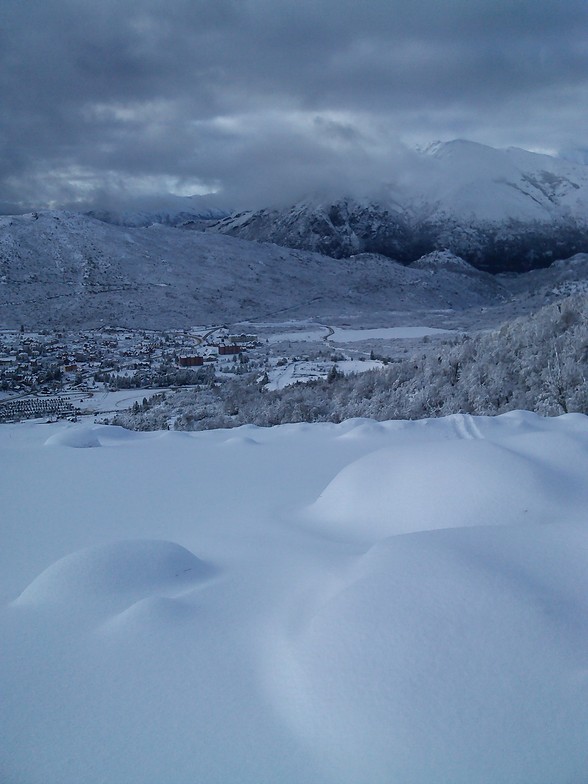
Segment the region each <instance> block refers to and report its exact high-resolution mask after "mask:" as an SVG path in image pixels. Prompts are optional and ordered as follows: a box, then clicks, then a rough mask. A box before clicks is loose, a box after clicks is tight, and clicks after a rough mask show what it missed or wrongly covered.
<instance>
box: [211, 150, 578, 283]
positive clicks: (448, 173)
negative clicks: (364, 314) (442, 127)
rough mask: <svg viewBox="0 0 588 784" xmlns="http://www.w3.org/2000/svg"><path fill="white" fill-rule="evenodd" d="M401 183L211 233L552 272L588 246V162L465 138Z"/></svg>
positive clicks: (242, 217)
mask: <svg viewBox="0 0 588 784" xmlns="http://www.w3.org/2000/svg"><path fill="white" fill-rule="evenodd" d="M400 181H401V182H402V184H398V183H394V181H393V180H392V181H391V182H388V183H387V184H385V185H384V186H381V187H379V195H378V196H377V197H374V198H366V197H362V198H356V197H354V196H349V195H347V196H343V197H341V198H339V199H335V200H326V201H325V200H321V199H314V198H311V199H307V200H304V201H302V202H299V203H298V204H295V205H293V206H292V207H289V208H286V209H264V210H259V211H249V212H241V213H238V214H235V215H232V216H229V217H226V218H223V219H221V220H219V221H217V222H215V223H213V224H212V225H211V226H209V227H208V228H207V230H209V231H214V232H218V233H224V234H229V235H231V236H235V237H240V238H242V239H248V240H257V241H263V242H275V243H277V244H280V245H284V246H287V247H291V248H300V249H305V250H313V251H316V252H320V253H324V254H326V255H329V256H333V257H335V258H343V257H348V256H351V255H353V254H357V253H361V252H370V253H380V254H383V255H385V256H388V257H390V258H393V259H395V260H397V261H399V262H402V263H410V262H412V261H415V260H416V259H418V258H419V257H421V256H423V255H424V254H427V253H430V252H432V251H435V250H445V249H446V250H449V251H451V252H452V253H454V254H456V255H458V256H461V257H462V258H464V259H465V260H466V261H468V262H469V263H470V264H472V265H474V266H476V267H478V268H480V269H484V270H488V271H491V272H505V271H524V270H528V269H533V268H537V267H546V266H548V265H549V264H550V263H551V262H552V261H553V260H555V259H558V258H566V257H569V256H572V255H574V254H575V253H578V252H583V251H586V250H588V167H587V166H585V165H583V164H579V163H573V162H570V161H567V160H563V159H558V158H554V157H551V156H549V155H542V154H537V153H532V152H527V151H525V150H520V149H516V148H509V149H506V150H496V149H493V148H491V147H487V146H485V145H482V144H477V143H474V142H467V141H461V140H459V141H453V142H447V143H440V142H439V143H436V144H434V145H431V146H430V147H428V148H427V149H426V150H423V151H421V153H420V154H419V155H418V158H417V160H416V162H415V165H414V167H413V171H412V173H411V174H410V176H408V175H407V174H406V172H403V174H402V177H401V178H399V182H400ZM382 194H384V195H382Z"/></svg>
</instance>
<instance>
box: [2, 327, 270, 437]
mask: <svg viewBox="0 0 588 784" xmlns="http://www.w3.org/2000/svg"><path fill="white" fill-rule="evenodd" d="M258 347H259V343H258V340H257V336H256V335H250V334H238V335H233V334H230V333H229V330H228V329H226V328H222V327H219V328H208V329H197V328H194V329H192V330H168V331H166V332H155V331H150V330H129V329H125V328H121V327H105V328H101V329H95V330H86V331H76V332H73V331H63V332H57V331H50V330H42V331H38V332H28V331H25V330H24V328H22V329H21V330H18V331H14V330H1V331H0V421H4V422H6V421H18V420H20V419H27V418H32V417H43V416H45V415H54V416H56V417H57V416H70V417H72V416H75V415H76V414H79V413H80V412H82V411H83V412H84V413H96V412H98V411H100V410H104V393H105V392H115V391H117V390H131V389H134V390H137V389H141V390H153V389H165V388H170V387H178V386H187V385H198V384H202V383H206V382H207V381H210V380H211V379H213V378H214V377H215V376H216V375H217V374H230V375H239V374H243V373H244V372H245V370H248V371H254V370H255V369H259V368H261V366H262V364H263V363H262V359H261V357H260V356H256V357H255V358H254V359H253V358H252V356H251V354H252V352H253V353H255V352H254V350H255V349H256V348H258ZM258 353H259V352H258ZM98 393H102V395H101V396H99V395H98ZM93 398H99V400H98V399H97V400H96V404H97V405H95V406H93V404H92V399H93ZM99 401H100V405H98V402H99Z"/></svg>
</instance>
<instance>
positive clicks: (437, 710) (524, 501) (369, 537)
mask: <svg viewBox="0 0 588 784" xmlns="http://www.w3.org/2000/svg"><path fill="white" fill-rule="evenodd" d="M0 452H1V461H2V463H1V464H2V472H1V475H0V492H1V498H2V520H1V523H0V525H1V548H0V600H1V609H0V639H1V640H2V645H1V647H0V657H1V659H0V679H1V682H0V694H1V699H0V735H1V737H2V739H3V742H2V750H1V759H0V780H1V781H2V782H7V784H21V783H23V784H54V783H55V784H74V782H75V784H78V782H84V783H85V784H93V783H94V782H108V783H109V784H134V783H135V782H136V783H137V784H161V782H166V784H187V783H188V782H202V783H203V784H213V783H217V782H218V784H221V782H222V784H226V782H235V783H236V782H243V783H245V782H255V784H260V783H261V782H267V784H269V783H270V782H271V783H272V784H273V783H274V782H281V783H287V784H289V783H292V784H294V783H296V784H299V783H300V782H311V783H312V784H379V783H380V782H381V783H382V784H384V783H385V784H462V783H463V784H481V783H482V782H484V784H489V783H490V782H492V783H493V784H494V782H500V784H531V783H532V784H564V782H565V783H566V784H581V782H585V781H586V772H587V771H588V483H587V481H586V477H587V476H588V418H587V417H584V416H581V415H568V416H564V417H560V418H559V419H550V420H546V419H541V418H539V417H537V416H534V415H531V414H527V413H521V412H517V413H513V414H507V415H503V416H501V417H497V418H494V419H492V418H472V417H466V416H462V415H455V416H452V417H448V418H446V419H438V420H425V421H419V422H389V423H375V422H372V421H368V420H352V421H348V422H345V423H343V424H341V425H285V426H281V427H277V428H273V429H259V428H255V427H244V428H240V429H238V430H232V431H210V432H202V433H193V434H187V433H170V432H166V433H148V434H146V433H131V432H127V431H124V430H121V429H118V428H112V427H106V426H88V425H83V424H55V425H41V424H30V423H25V424H21V425H14V426H12V425H4V426H3V427H2V428H0Z"/></svg>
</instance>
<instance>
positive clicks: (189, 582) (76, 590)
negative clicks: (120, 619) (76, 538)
mask: <svg viewBox="0 0 588 784" xmlns="http://www.w3.org/2000/svg"><path fill="white" fill-rule="evenodd" d="M212 571H213V570H212V568H211V566H209V565H208V564H207V563H205V562H204V561H201V560H200V559H199V558H197V557H196V556H195V555H194V554H193V553H191V552H190V551H189V550H186V549H185V548H184V547H181V546H180V545H179V544H175V543H174V542H165V541H158V540H150V539H136V540H127V541H119V542H113V543H111V544H107V545H101V546H98V547H90V548H87V549H85V550H80V551H78V552H75V553H72V554H70V555H66V556H65V557H64V558H61V559H60V560H59V561H57V562H56V563H54V564H53V565H52V566H49V567H48V568H47V569H45V571H44V572H42V573H41V574H40V575H39V576H38V577H37V578H36V579H35V580H33V582H32V583H31V584H30V585H29V586H28V587H27V588H25V590H24V591H23V592H22V593H21V595H20V596H19V597H18V599H17V600H16V602H15V604H16V605H37V606H38V605H61V606H63V607H66V608H67V607H81V606H82V607H87V608H92V607H94V608H96V609H106V610H109V611H121V610H122V609H124V608H125V607H129V606H130V605H131V604H134V603H135V602H137V601H139V600H140V599H145V598H148V597H153V596H155V597H159V596H172V597H173V596H176V595H178V594H181V593H183V592H185V591H187V590H189V589H190V588H191V587H193V586H194V584H195V583H198V582H200V581H202V580H203V579H205V578H207V577H208V576H210V575H211V574H212Z"/></svg>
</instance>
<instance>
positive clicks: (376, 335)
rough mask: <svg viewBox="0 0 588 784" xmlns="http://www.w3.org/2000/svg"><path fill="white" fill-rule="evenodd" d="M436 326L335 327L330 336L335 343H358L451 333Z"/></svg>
mask: <svg viewBox="0 0 588 784" xmlns="http://www.w3.org/2000/svg"><path fill="white" fill-rule="evenodd" d="M449 332H451V330H449V329H437V328H435V327H383V328H381V329H344V328H341V329H334V330H333V334H332V335H331V337H330V338H329V340H332V341H333V343H357V342H359V341H360V340H402V339H406V338H409V339H410V338H424V337H425V336H427V335H440V334H444V333H449Z"/></svg>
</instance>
